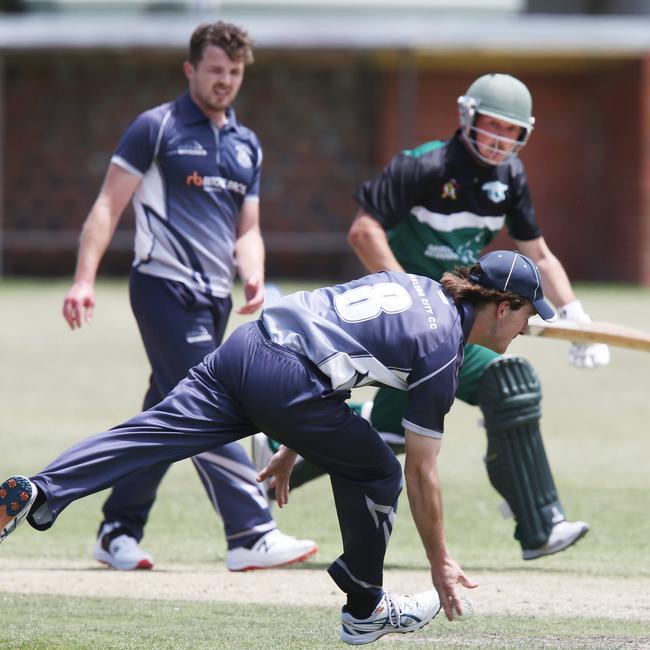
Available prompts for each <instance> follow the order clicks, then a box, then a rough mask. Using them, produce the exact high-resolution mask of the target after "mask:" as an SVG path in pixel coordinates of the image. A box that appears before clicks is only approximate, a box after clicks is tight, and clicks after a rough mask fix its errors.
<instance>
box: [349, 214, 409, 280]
mask: <svg viewBox="0 0 650 650" xmlns="http://www.w3.org/2000/svg"><path fill="white" fill-rule="evenodd" d="M348 243H349V244H350V246H352V249H353V250H354V252H355V253H356V254H357V257H358V258H359V260H360V261H361V263H362V264H363V265H364V266H365V267H366V269H368V271H370V272H371V273H377V272H378V271H403V270H404V269H403V268H402V265H401V264H400V263H399V262H398V261H397V258H396V257H395V255H393V251H392V250H391V248H390V245H389V243H388V238H387V237H386V232H385V231H384V229H383V227H382V226H381V224H380V223H379V222H378V221H377V220H376V219H374V218H373V217H372V216H370V215H369V214H368V213H367V212H365V211H364V210H359V212H358V213H357V216H356V217H355V219H354V221H353V222H352V225H351V226H350V230H349V231H348Z"/></svg>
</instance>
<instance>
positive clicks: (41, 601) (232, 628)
mask: <svg viewBox="0 0 650 650" xmlns="http://www.w3.org/2000/svg"><path fill="white" fill-rule="evenodd" d="M280 285H281V286H282V288H283V289H284V290H285V291H286V290H289V289H291V288H295V285H292V286H291V287H290V286H289V285H287V284H285V283H280ZM312 286H314V285H313V284H312ZM66 288H67V285H66V284H65V283H62V282H53V281H46V280H24V281H22V280H14V281H5V282H2V283H0V305H2V315H3V317H2V320H1V321H0V363H1V367H2V372H1V373H0V400H1V404H2V409H1V410H0V444H1V448H2V455H1V457H0V475H1V476H0V478H4V477H5V475H8V474H10V473H14V472H18V473H24V474H30V473H33V472H36V471H38V470H40V469H41V468H42V467H43V466H44V465H45V464H46V463H47V462H49V461H50V460H52V459H53V457H54V456H55V455H56V454H57V453H58V452H60V451H62V450H63V449H64V448H65V447H66V446H67V445H69V444H71V443H72V442H74V441H76V440H78V439H79V438H81V437H83V436H86V435H89V434H90V433H94V432H97V431H101V430H103V429H105V428H107V427H109V426H112V425H114V424H117V423H118V422H120V421H122V420H123V419H125V418H127V417H128V416H130V415H133V414H134V413H136V412H137V411H138V410H139V406H140V403H141V400H142V396H143V392H144V386H145V382H146V380H147V374H148V372H147V364H146V360H145V357H144V353H143V351H142V347H141V343H140V341H139V337H138V332H137V329H136V327H135V324H134V321H133V318H132V316H131V313H130V310H129V306H128V301H127V292H126V285H125V283H124V282H121V281H113V282H103V283H101V284H100V286H99V287H98V306H97V310H96V314H95V321H94V322H93V324H92V325H91V326H90V327H87V328H84V329H82V330H81V331H79V332H74V333H72V332H70V331H69V330H68V329H67V326H66V324H65V323H64V321H63V318H62V317H61V316H60V308H61V302H62V298H63V294H64V293H65V290H66ZM579 293H580V296H581V298H582V299H583V302H584V303H585V305H586V307H587V309H588V311H589V312H590V313H592V315H594V316H595V317H598V319H600V320H611V321H616V322H620V323H622V324H626V325H630V326H633V327H637V328H641V329H645V330H650V291H649V290H647V289H646V290H642V289H637V288H629V287H580V288H579ZM236 303H237V301H236ZM238 322H240V321H238V320H237V319H236V318H233V319H232V321H231V326H234V325H236V324H237V323H238ZM511 351H513V352H518V353H522V354H525V355H526V356H527V357H528V358H529V359H530V360H531V361H532V362H533V364H534V365H535V368H536V369H537V371H538V373H539V374H540V376H541V379H542V386H543V407H544V408H543V414H544V415H543V431H544V437H545V441H546V446H547V451H548V454H549V457H550V459H551V465H552V467H553V470H554V473H555V479H556V483H557V485H558V488H559V491H560V494H561V496H562V500H563V503H564V505H565V508H566V510H567V512H568V514H569V516H570V517H571V518H574V519H585V520H587V521H589V522H590V524H591V525H592V531H591V532H590V533H589V535H588V536H587V537H586V538H585V540H583V541H582V542H581V543H580V544H579V545H577V546H576V547H575V548H573V549H571V550H569V551H567V552H566V553H561V554H559V555H557V556H554V557H550V558H545V559H543V560H539V561H536V562H532V563H526V562H523V561H522V560H521V559H520V557H519V550H518V547H517V545H516V544H515V542H514V541H513V539H512V530H513V525H512V522H511V521H506V520H503V519H502V518H501V517H500V515H499V514H498V513H497V506H498V504H499V501H500V499H499V497H498V495H497V494H496V493H495V492H494V491H493V490H492V488H491V487H490V485H489V483H488V480H487V477H486V474H485V471H484V469H483V464H482V463H483V461H482V457H483V454H484V447H485V441H484V434H483V432H482V430H481V428H480V427H479V425H478V423H477V421H478V419H479V416H480V414H479V412H478V411H477V410H476V409H472V408H470V407H468V406H466V405H464V404H462V403H457V404H456V405H454V408H453V409H452V413H451V414H450V416H449V418H448V423H447V435H446V439H445V444H444V446H443V452H442V455H441V472H442V480H443V491H444V497H445V508H446V530H447V537H448V542H449V546H450V548H451V550H452V552H453V554H454V556H455V557H456V559H457V560H458V561H459V562H460V563H461V565H462V566H463V567H464V569H465V571H466V572H467V573H468V574H469V575H470V576H472V577H476V578H477V579H478V580H479V582H481V583H482V586H481V587H480V588H479V589H478V590H477V591H476V592H474V593H472V594H471V597H472V599H473V600H474V603H475V608H476V610H477V616H476V617H475V618H474V619H473V620H472V621H470V622H468V623H466V624H463V625H461V624H458V623H455V624H450V623H447V622H446V621H443V620H438V619H436V620H435V621H434V622H433V623H432V624H431V625H429V626H428V627H427V628H425V630H423V631H421V632H419V633H416V634H413V635H407V636H404V637H402V636H399V637H392V636H389V637H386V638H384V639H382V640H381V641H380V642H379V643H381V644H383V645H385V646H386V645H388V646H390V645H395V646H397V645H399V646H400V647H404V646H405V644H406V645H413V646H416V647H423V646H432V647H433V646H435V647H436V648H571V649H572V650H575V649H577V648H590V649H592V648H602V649H611V648H626V649H630V648H634V649H637V648H650V541H649V540H650V517H649V507H648V504H649V503H650V468H649V463H648V458H649V457H650V436H649V435H648V434H649V432H650V427H649V426H648V422H649V421H650V391H649V388H650V355H647V354H644V353H638V352H631V351H627V350H613V358H612V363H611V365H610V366H609V367H608V368H607V369H604V370H599V371H580V370H577V369H574V368H571V367H570V366H569V365H568V364H567V362H566V344H564V343H561V342H556V341H540V340H533V339H525V338H522V339H519V340H518V341H516V342H515V344H514V345H513V347H512V348H511ZM371 394H372V391H368V390H366V391H365V392H360V394H359V395H356V396H355V397H356V398H357V399H365V398H367V397H370V396H371ZM181 481H182V482H183V483H184V488H183V490H182V491H179V490H177V489H176V486H177V485H178V484H179V482H181ZM185 481H186V482H187V483H185ZM186 485H189V487H186ZM104 496H105V495H103V494H99V495H94V496H92V497H89V498H87V499H84V500H82V501H79V502H76V503H75V504H73V505H72V506H71V507H70V508H69V509H68V510H67V511H66V512H65V513H64V514H63V515H62V516H61V518H60V519H59V521H58V522H57V525H56V526H55V527H54V528H53V529H52V530H51V531H50V532H48V533H45V534H42V533H36V532H35V531H33V530H31V529H30V528H29V527H28V526H24V527H23V528H21V530H20V531H18V532H17V533H16V534H15V535H13V536H12V537H11V538H10V539H9V540H8V541H7V542H6V543H4V544H3V545H2V548H1V549H0V560H1V562H0V602H1V603H2V612H3V617H2V619H3V624H2V625H1V626H0V648H30V649H32V648H91V647H92V648H95V649H96V648H176V649H178V648H214V647H219V648H225V649H227V650H230V649H235V648H237V649H239V648H268V647H276V648H331V647H333V646H335V647H344V645H343V644H341V643H340V642H339V641H338V627H337V624H338V606H339V605H340V602H342V599H341V598H340V596H339V594H337V593H336V588H335V586H334V585H333V583H331V582H330V581H329V579H328V578H327V576H326V574H325V572H324V568H325V567H326V566H327V565H328V563H329V562H331V561H332V560H333V559H334V558H335V557H336V556H337V555H338V554H339V552H340V541H339V536H338V528H337V523H336V518H335V514H334V509H333V505H332V498H331V495H330V491H329V485H328V483H327V481H326V479H324V478H322V479H319V480H318V481H316V482H314V483H312V484H310V485H309V486H306V487H305V488H303V489H301V490H299V491H296V492H295V494H293V495H292V497H291V502H290V504H289V506H288V507H287V508H285V509H283V510H281V511H277V512H276V513H275V514H276V515H277V520H278V522H279V524H280V526H281V528H282V529H283V530H284V531H285V532H288V533H291V534H296V535H303V536H310V537H313V538H315V539H317V540H318V542H319V546H320V551H319V553H318V555H317V556H316V557H315V558H314V559H313V560H311V561H309V562H307V563H306V564H305V565H301V566H299V567H296V568H294V569H289V570H285V571H281V572H262V573H251V574H244V575H241V574H229V573H228V572H226V571H225V570H224V569H223V559H224V556H225V542H224V540H223V535H222V527H221V523H220V521H219V520H218V519H217V517H215V516H214V515H213V513H212V512H211V509H210V505H209V503H208V500H207V499H206V498H205V497H204V495H203V493H202V488H201V486H200V482H199V480H198V477H197V476H196V474H195V473H194V471H193V469H192V466H191V464H190V463H189V462H183V463H179V464H177V465H175V466H174V467H172V468H171V470H170V472H169V474H168V476H167V477H166V479H165V480H164V481H163V483H162V485H161V489H160V493H159V498H158V500H157V502H156V505H155V507H154V510H153V512H152V515H151V520H150V522H149V525H148V527H147V531H146V537H145V540H144V546H145V547H146V549H147V550H149V551H150V552H151V553H152V554H153V555H154V556H155V558H156V561H157V569H156V570H154V571H153V572H151V573H148V574H145V573H137V574H132V573H117V572H110V571H107V570H104V569H101V568H98V567H97V566H96V565H95V563H94V561H93V559H92V557H91V549H92V546H93V543H94V537H95V533H96V527H97V525H98V523H99V513H100V506H101V503H102V501H103V498H104ZM387 568H388V571H387V587H389V588H393V589H395V590H397V591H402V590H411V589H412V588H417V589H427V588H428V587H429V584H430V582H429V577H428V571H427V565H426V560H425V558H424V556H423V553H422V551H421V548H420V544H419V541H418V538H417V533H416V532H415V529H414V526H413V524H412V521H411V517H410V514H409V513H408V504H407V501H406V498H405V497H404V498H403V499H402V503H401V508H400V513H399V516H398V522H397V526H396V530H395V533H394V535H393V539H392V541H391V546H390V548H389V552H388V557H387Z"/></svg>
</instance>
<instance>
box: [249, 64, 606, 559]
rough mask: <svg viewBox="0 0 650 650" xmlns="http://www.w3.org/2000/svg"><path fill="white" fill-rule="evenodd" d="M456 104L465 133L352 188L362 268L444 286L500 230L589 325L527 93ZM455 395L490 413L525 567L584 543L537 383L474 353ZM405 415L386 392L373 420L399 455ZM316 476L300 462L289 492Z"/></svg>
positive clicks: (499, 483)
mask: <svg viewBox="0 0 650 650" xmlns="http://www.w3.org/2000/svg"><path fill="white" fill-rule="evenodd" d="M458 104H459V111H460V126H461V128H460V129H459V130H458V131H457V132H456V133H455V134H454V136H453V137H452V138H451V139H450V140H448V141H446V142H443V141H433V142H428V143H426V144H423V145H421V146H419V147H418V148H416V149H414V150H412V151H404V152H402V153H400V154H398V155H397V156H395V157H394V158H393V159H392V160H391V161H390V162H389V163H388V165H387V166H386V167H385V168H384V170H383V172H382V173H381V174H380V175H379V176H377V177H376V178H374V179H372V180H369V181H367V182H365V183H363V184H362V185H361V186H360V187H359V189H358V190H357V192H356V195H355V198H356V200H357V202H358V203H359V206H360V208H359V211H358V213H357V215H356V217H355V220H354V222H353V224H352V226H351V228H350V232H349V241H350V243H351V245H352V247H353V248H354V250H355V252H356V253H357V255H358V257H359V259H360V260H361V261H362V262H363V264H364V265H365V266H366V268H367V269H368V270H369V271H371V272H374V271H378V270H380V269H387V270H391V271H400V270H405V271H407V272H409V273H418V274H422V275H425V276H427V277H430V278H434V279H439V278H440V277H441V276H442V274H443V273H445V272H446V271H448V270H450V269H451V268H452V267H453V266H454V265H457V264H469V263H472V262H474V261H475V260H476V259H478V257H479V256H480V254H481V251H482V249H483V248H484V247H485V246H487V245H488V244H489V243H490V242H491V241H492V240H493V239H494V238H495V237H496V235H497V234H498V232H499V231H500V230H501V229H502V228H503V227H504V225H505V226H506V227H507V228H508V232H509V234H510V235H511V237H512V238H513V239H514V240H515V243H516V245H517V248H518V250H520V251H521V252H522V253H524V254H525V255H527V256H528V257H530V258H531V259H533V260H534V261H535V262H536V264H538V265H539V269H540V272H541V274H542V278H543V280H544V288H545V291H546V293H547V294H548V296H549V298H550V299H551V300H552V302H553V303H554V304H555V305H557V306H558V307H560V309H559V312H560V316H561V317H562V318H567V319H571V320H577V321H581V320H583V321H584V320H589V317H588V316H587V314H585V313H584V310H583V308H582V306H581V304H580V302H579V301H578V300H576V297H575V294H574V292H573V289H572V287H571V284H570V282H569V279H568V277H567V275H566V273H565V271H564V269H563V267H562V265H561V263H560V262H559V261H558V259H557V258H556V257H555V256H554V255H553V254H552V253H551V251H550V250H549V248H548V246H547V244H546V242H545V240H544V238H543V236H542V232H541V229H540V227H539V225H538V224H537V220H536V217H535V211H534V209H533V205H532V200H531V196H530V191H529V188H528V182H527V179H526V172H525V170H524V166H523V163H522V162H521V160H520V159H519V158H518V157H517V153H518V152H519V151H520V150H521V148H522V147H523V146H524V145H525V144H526V142H527V140H528V137H529V136H530V133H531V131H532V128H533V124H534V118H533V117H532V99H531V96H530V93H529V91H528V89H527V88H526V86H525V85H524V84H523V83H522V82H521V81H519V80H518V79H515V78H514V77H512V76H510V75H504V74H490V75H485V76H483V77H480V78H479V79H477V80H476V81H475V82H474V83H472V84H471V86H470V87H469V89H468V91H467V93H466V94H465V95H464V96H462V97H460V98H459V100H458ZM569 361H570V362H571V363H572V364H573V365H576V366H578V367H582V368H594V367H596V366H600V365H606V364H607V363H608V362H609V350H608V348H607V346H605V345H600V344H594V345H579V344H572V345H571V348H570V350H569ZM457 397H458V398H459V399H461V400H463V401H464V402H466V403H468V404H472V405H478V406H479V408H480V409H481V410H482V412H483V419H484V422H485V428H486V432H487V439H488V449H487V454H486V468H487V472H488V476H489V478H490V481H491V483H492V485H493V486H494V487H495V489H496V490H497V491H498V492H499V493H500V494H501V495H502V496H503V498H504V499H505V501H506V503H507V505H508V506H509V510H510V511H511V512H512V513H513V514H514V517H515V519H516V522H517V525H516V529H515V537H516V539H517V540H518V541H519V543H520V546H521V549H522V557H523V559H525V560H532V559H535V558H539V557H542V556H545V555H550V554H552V553H557V552H558V551H562V550H564V549H565V548H567V547H569V546H571V545H572V544H574V543H575V542H576V541H577V540H579V539H580V538H581V537H582V536H583V535H584V534H585V533H586V532H587V531H588V529H589V527H588V525H587V524H586V523H585V522H582V521H576V522H570V521H567V520H566V519H565V513H564V509H563V507H562V504H561V502H560V499H559V496H558V493H557V489H556V486H555V483H554V480H553V476H552V473H551V469H550V466H549V463H548V460H547V457H546V452H545V450H544V444H543V441H542V437H541V431H540V427H539V420H540V416H541V408H540V402H541V389H540V382H539V379H538V377H537V375H536V373H535V371H534V370H533V368H532V366H531V365H530V363H529V362H528V361H526V360H525V359H523V358H521V357H509V358H500V357H499V355H497V354H495V353H494V352H493V351H491V350H486V349H485V348H482V347H480V346H475V345H470V346H468V348H467V351H466V355H465V365H464V366H463V370H462V372H461V373H460V377H459V385H458V393H457ZM405 405H406V400H405V396H404V394H403V393H400V392H398V391H395V390H392V389H391V388H381V389H380V390H379V391H378V392H377V394H376V396H375V399H374V403H373V405H372V412H371V415H370V419H371V422H372V424H373V425H374V426H375V428H376V429H377V430H378V431H379V432H380V433H381V435H382V436H383V438H384V440H385V441H386V442H388V443H389V444H391V445H392V446H393V448H394V449H395V451H396V452H398V453H399V452H401V451H402V450H403V446H404V433H403V430H402V424H401V420H402V414H403V412H404V408H405ZM260 437H261V434H260ZM255 442H256V444H255V445H254V447H253V449H254V450H256V449H259V445H258V440H256V441H255ZM260 456H261V454H260ZM264 464H265V463H264V460H262V461H261V462H260V463H259V465H260V466H263V465H264ZM318 473H319V470H318V468H314V467H310V466H309V465H308V464H307V463H304V464H303V463H298V464H297V465H296V468H295V469H294V472H293V476H292V478H291V485H292V487H297V486H298V485H300V484H302V483H304V482H305V481H307V480H310V479H311V478H313V477H314V476H316V475H318Z"/></svg>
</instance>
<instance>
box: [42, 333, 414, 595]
mask: <svg viewBox="0 0 650 650" xmlns="http://www.w3.org/2000/svg"><path fill="white" fill-rule="evenodd" d="M348 396H349V393H348V391H333V390H332V388H331V384H330V383H329V379H328V378H327V377H326V376H325V375H323V374H322V373H321V372H320V371H319V370H318V369H317V368H316V366H314V365H313V364H311V363H310V362H309V361H308V360H307V359H306V358H304V357H301V356H300V355H297V354H294V353H293V352H291V351H289V350H287V349H285V348H282V347H280V346H278V345H275V344H273V343H271V342H270V341H269V340H268V338H267V337H266V336H265V334H264V332H263V329H262V327H261V325H260V324H259V322H257V323H249V324H246V325H242V326H241V327H239V328H238V329H237V330H235V332H234V333H233V335H232V336H231V337H230V338H229V339H228V340H227V341H226V342H225V343H224V344H223V345H222V346H221V347H220V348H218V349H217V350H215V351H214V352H212V353H211V354H209V355H208V356H207V357H206V358H205V360H204V361H203V362H202V363H201V364H199V365H198V366H195V367H194V368H192V370H191V371H190V372H189V374H188V376H187V377H186V378H185V379H184V380H183V381H182V382H180V383H179V384H178V386H176V388H175V389H174V390H173V391H172V392H171V393H170V394H169V395H168V396H167V397H166V398H165V399H164V400H163V401H162V402H160V403H159V404H158V405H156V406H154V407H153V408H151V409H149V410H148V411H144V412H143V413H140V414H139V415H137V416H136V417H134V418H132V419H131V420H129V421H127V422H125V423H124V424H121V425H119V426H117V427H114V428H113V429H110V430H109V431H106V432H104V433H100V434H98V435H95V436H92V437H90V438H87V439H85V440H83V441H81V442H80V443H78V444H77V445H75V446H73V447H71V448H70V449H68V450H67V451H65V452H64V453H63V454H61V456H59V457H58V458H57V459H56V460H55V461H54V462H53V463H51V464H50V465H49V466H48V467H47V468H45V469H44V470H43V471H42V472H41V473H39V474H37V475H36V476H33V477H32V479H31V480H32V481H33V482H34V483H35V484H36V485H37V487H38V488H39V489H40V490H42V492H43V495H44V497H45V499H46V501H47V506H48V508H49V510H50V512H51V515H52V522H53V520H54V519H55V518H56V517H57V516H58V514H59V513H60V512H61V511H62V510H63V509H64V508H65V507H66V506H67V505H69V504H70V503H71V502H72V501H74V500H76V499H79V498H81V497H84V496H87V495H89V494H92V493H94V492H97V491H99V490H102V489H105V488H106V487H108V486H110V485H113V484H114V483H115V482H116V481H118V480H120V479H122V478H124V477H125V476H129V475H131V474H133V473H135V472H138V471H140V470H142V469H145V468H148V467H157V466H160V465H168V464H169V463H171V462H174V461H177V460H181V459H182V458H188V457H190V456H194V455H196V454H200V453H202V452H205V451H207V450H208V449H212V448H214V447H215V446H216V445H224V444H227V443H230V442H233V441H235V440H238V439H240V438H243V437H245V436H248V435H252V434H254V433H256V432H258V431H265V432H268V433H269V434H270V435H271V436H273V437H274V438H276V439H278V440H280V441H281V442H283V443H284V444H286V445H287V446H289V447H291V448H292V449H294V450H295V451H297V452H298V453H299V454H300V455H302V456H303V457H304V458H306V459H307V460H309V461H311V462H313V463H315V464H317V465H319V466H320V467H322V468H323V469H325V470H326V471H327V472H328V473H329V474H330V477H331V482H332V488H333V491H334V501H335V505H336V510H337V515H338V519H339V525H340V529H341V536H342V541H343V554H342V555H341V556H340V557H339V558H338V559H337V560H335V561H334V563H333V564H332V565H331V566H330V567H329V573H330V575H331V576H332V578H333V579H334V581H335V582H336V584H337V585H338V586H339V587H340V588H341V589H342V590H343V591H344V592H347V593H350V592H359V593H370V594H377V593H379V592H380V590H381V587H382V582H383V563H384V556H385V553H386V547H387V544H388V540H389V538H390V535H391V532H392V529H393V524H394V521H395V513H396V508H397V499H398V496H399V493H400V491H401V488H402V469H401V465H400V463H399V461H398V460H397V459H396V457H395V455H394V454H393V452H392V451H391V450H390V448H389V447H388V446H387V445H386V444H385V443H384V442H383V441H382V440H381V438H380V437H379V435H378V434H377V432H376V431H375V430H374V429H373V428H372V426H371V425H370V424H369V423H368V422H366V420H364V419H363V418H361V417H358V416H356V415H355V414H354V413H353V412H352V411H351V410H350V408H349V407H348V406H347V404H346V403H345V400H346V398H347V397H348ZM52 522H50V524H49V525H51V523H52ZM32 523H33V522H32ZM38 527H39V528H46V527H48V525H40V526H38Z"/></svg>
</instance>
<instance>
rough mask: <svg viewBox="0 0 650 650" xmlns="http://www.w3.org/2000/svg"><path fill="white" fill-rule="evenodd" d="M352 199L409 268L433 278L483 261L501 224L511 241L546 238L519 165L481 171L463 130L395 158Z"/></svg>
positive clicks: (513, 161)
mask: <svg viewBox="0 0 650 650" xmlns="http://www.w3.org/2000/svg"><path fill="white" fill-rule="evenodd" d="M355 198H356V200H357V202H358V203H359V204H360V205H361V207H362V208H363V209H364V210H366V211H367V212H368V213H369V214H370V215H372V216H373V217H374V218H375V219H377V220H378V221H379V222H380V223H381V224H382V225H383V227H384V228H385V230H386V231H387V235H388V240H389V242H390V247H391V249H392V251H393V253H394V255H395V257H396V258H397V261H398V262H399V263H400V264H401V265H402V266H403V267H404V269H405V270H406V271H408V272H409V273H417V274H420V275H426V276H428V277H430V278H434V279H436V280H438V279H440V277H441V276H442V274H443V273H444V272H445V271H448V270H450V269H452V268H453V267H455V266H458V265H460V264H462V265H467V264H472V263H474V262H475V261H476V260H478V258H479V257H480V256H481V251H482V250H483V248H485V246H487V245H488V244H489V243H490V242H491V241H492V240H493V239H494V238H495V237H496V236H497V234H498V233H499V231H500V230H501V229H502V228H503V226H504V225H505V226H506V227H507V228H508V232H509V233H510V236H511V237H512V238H513V239H517V240H520V241H527V240H531V239H536V238H537V237H540V236H541V230H540V228H539V226H538V225H537V221H536V218H535V211H534V209H533V205H532V201H531V197H530V191H529V189H528V182H527V180H526V172H525V170H524V166H523V163H522V162H521V160H519V158H517V157H513V158H511V159H510V160H508V161H506V162H505V163H504V164H502V165H498V166H484V165H481V164H479V163H477V162H476V161H475V160H474V158H473V157H472V156H471V154H470V153H469V151H468V150H467V149H466V147H465V145H464V144H463V142H462V141H461V139H460V132H457V133H456V134H455V135H454V137H453V138H452V139H451V140H449V141H447V142H441V141H434V142H428V143H426V144H423V145H421V146H419V147H417V148H416V149H413V150H412V151H403V152H402V153H400V154H398V155H397V156H395V157H394V158H393V159H392V160H391V161H390V162H389V163H388V165H387V166H386V167H385V168H384V170H383V172H382V173H381V174H380V175H379V176H378V177H377V178H375V179H372V180H370V181H367V182H365V183H363V184H362V185H361V186H360V187H359V189H358V190H357V192H356V194H355Z"/></svg>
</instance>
